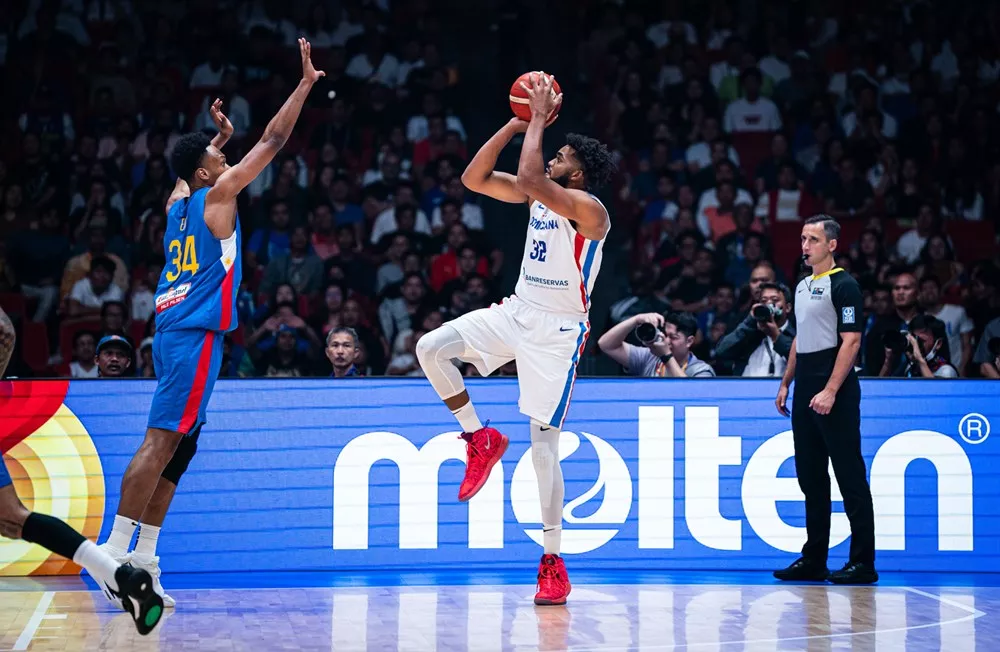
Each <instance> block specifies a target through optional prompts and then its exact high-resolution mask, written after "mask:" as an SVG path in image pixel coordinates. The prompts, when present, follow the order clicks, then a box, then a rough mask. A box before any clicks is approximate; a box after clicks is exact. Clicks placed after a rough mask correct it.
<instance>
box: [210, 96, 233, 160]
mask: <svg viewBox="0 0 1000 652" xmlns="http://www.w3.org/2000/svg"><path fill="white" fill-rule="evenodd" d="M208 113H209V114H210V115H211V116H212V122H214V123H215V126H216V128H217V129H218V130H219V133H217V134H215V138H213V139H212V145H214V146H215V147H216V148H218V149H222V148H223V147H225V146H226V143H228V142H229V139H230V138H232V136H233V123H232V122H230V121H229V118H227V117H226V114H225V113H223V112H222V100H220V99H219V98H215V101H214V102H212V106H210V107H208Z"/></svg>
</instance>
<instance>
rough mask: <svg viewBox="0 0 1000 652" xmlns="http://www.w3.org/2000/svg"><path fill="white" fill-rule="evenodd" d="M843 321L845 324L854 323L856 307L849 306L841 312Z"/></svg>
mask: <svg viewBox="0 0 1000 652" xmlns="http://www.w3.org/2000/svg"><path fill="white" fill-rule="evenodd" d="M840 315H841V321H842V322H844V323H845V324H853V323H854V306H847V307H846V308H843V309H842V310H841V311H840Z"/></svg>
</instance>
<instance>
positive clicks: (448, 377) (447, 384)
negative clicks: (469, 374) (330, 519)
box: [416, 324, 483, 432]
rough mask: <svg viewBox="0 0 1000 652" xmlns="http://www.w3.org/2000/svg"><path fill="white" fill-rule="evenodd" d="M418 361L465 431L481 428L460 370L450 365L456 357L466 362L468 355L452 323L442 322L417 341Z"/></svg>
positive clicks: (463, 341) (481, 425) (474, 430)
mask: <svg viewBox="0 0 1000 652" xmlns="http://www.w3.org/2000/svg"><path fill="white" fill-rule="evenodd" d="M416 354H417V360H418V361H419V362H420V368H421V369H423V371H424V375H425V376H427V380H428V381H429V382H430V384H431V387H433V388H434V391H436V392H437V394H438V396H440V397H441V400H443V401H444V404H445V405H446V406H448V409H449V410H451V413H452V414H454V415H455V418H456V419H457V420H458V423H459V425H460V426H462V429H463V430H464V431H465V432H476V431H477V430H480V429H481V428H482V427H483V424H482V422H481V421H480V420H479V415H477V414H476V408H475V407H474V406H473V405H472V400H471V399H470V398H469V392H468V390H466V388H465V380H464V379H463V378H462V372H460V371H459V370H458V368H457V367H456V366H455V365H454V364H452V362H451V361H452V360H454V359H459V360H464V361H467V362H471V360H466V358H469V357H471V356H470V355H469V351H468V347H467V346H466V344H465V340H463V339H462V336H461V335H460V334H459V332H458V331H457V330H455V327H454V326H452V325H451V324H444V325H442V326H441V327H440V328H437V329H435V330H433V331H431V332H430V333H427V334H426V335H424V336H423V337H421V338H420V341H419V342H417V348H416Z"/></svg>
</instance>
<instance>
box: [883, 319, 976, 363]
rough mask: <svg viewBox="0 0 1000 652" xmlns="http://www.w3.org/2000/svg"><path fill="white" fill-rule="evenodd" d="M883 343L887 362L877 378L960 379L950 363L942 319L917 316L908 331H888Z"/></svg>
mask: <svg viewBox="0 0 1000 652" xmlns="http://www.w3.org/2000/svg"><path fill="white" fill-rule="evenodd" d="M882 342H883V344H884V346H885V362H884V363H883V364H882V370H881V371H880V372H879V374H878V375H879V376H882V377H883V378H885V377H893V378H958V370H956V369H955V367H953V366H951V363H949V362H948V357H949V351H948V331H947V329H946V327H945V325H944V322H943V321H941V320H940V319H937V318H935V317H931V316H930V315H917V316H916V317H914V318H913V319H912V320H911V321H910V326H909V330H908V331H906V330H898V331H886V332H885V334H884V335H883V336H882Z"/></svg>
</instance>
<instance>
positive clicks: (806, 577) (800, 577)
mask: <svg viewBox="0 0 1000 652" xmlns="http://www.w3.org/2000/svg"><path fill="white" fill-rule="evenodd" d="M773 574H774V576H775V577H776V578H778V579H779V580H781V581H783V582H824V581H826V579H827V578H828V577H829V576H830V571H829V570H827V568H826V564H824V563H820V562H816V561H812V560H809V559H806V558H805V557H799V558H798V559H796V560H795V561H794V562H792V565H791V566H789V567H788V568H782V569H781V570H776V571H774V573H773Z"/></svg>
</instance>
